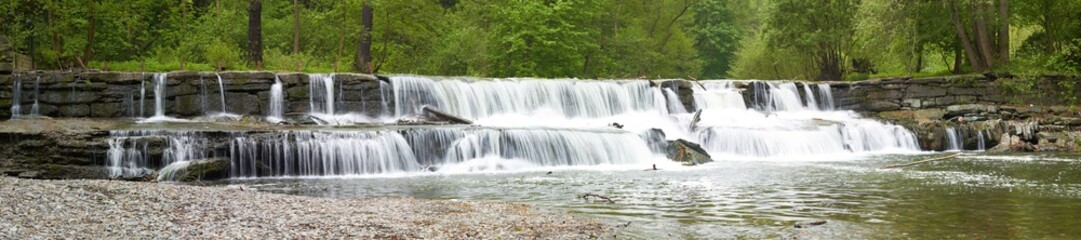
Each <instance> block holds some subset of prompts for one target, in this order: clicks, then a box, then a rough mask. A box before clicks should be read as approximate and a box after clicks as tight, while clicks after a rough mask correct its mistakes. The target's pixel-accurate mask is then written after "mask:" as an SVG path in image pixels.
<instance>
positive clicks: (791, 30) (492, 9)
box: [0, 0, 1081, 80]
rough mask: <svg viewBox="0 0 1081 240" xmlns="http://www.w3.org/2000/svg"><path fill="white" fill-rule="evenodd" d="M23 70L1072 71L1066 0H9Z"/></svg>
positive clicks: (794, 75)
mask: <svg viewBox="0 0 1081 240" xmlns="http://www.w3.org/2000/svg"><path fill="white" fill-rule="evenodd" d="M0 11H2V12H4V13H5V14H3V15H2V16H0V31H2V34H3V35H5V36H7V38H8V39H10V40H9V41H10V43H11V44H12V45H13V46H14V47H15V49H18V51H19V52H21V53H23V54H28V55H30V56H31V57H32V58H33V59H34V61H33V68H35V69H51V70H78V69H102V70H114V71H171V70H257V69H259V70H283V71H304V72H364V73H400V74H423V75H450V76H485V77H544V78H650V79H652V78H688V79H721V78H730V79H806V80H859V79H867V78H876V77H889V76H931V75H948V74H961V73H979V72H987V71H1009V72H1015V73H1067V74H1071V73H1078V72H1079V71H1081V1H1076V0H1013V1H1010V0H816V1H808V0H661V1H658V0H292V1H289V0H16V1H3V2H0Z"/></svg>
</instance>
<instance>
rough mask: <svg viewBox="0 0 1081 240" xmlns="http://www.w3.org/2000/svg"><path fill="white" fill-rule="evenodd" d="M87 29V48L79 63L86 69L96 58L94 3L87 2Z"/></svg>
mask: <svg viewBox="0 0 1081 240" xmlns="http://www.w3.org/2000/svg"><path fill="white" fill-rule="evenodd" d="M86 5H87V18H88V19H87V27H86V48H85V49H84V50H83V58H82V59H81V60H80V61H79V62H82V64H83V67H84V68H85V67H86V65H87V64H89V63H90V59H92V58H93V57H94V28H95V24H94V22H95V20H94V1H87V4H86Z"/></svg>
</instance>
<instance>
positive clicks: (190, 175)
mask: <svg viewBox="0 0 1081 240" xmlns="http://www.w3.org/2000/svg"><path fill="white" fill-rule="evenodd" d="M228 177H229V159H225V158H210V159H199V160H191V161H181V162H175V163H172V164H169V166H166V167H165V168H162V169H161V171H159V172H158V181H179V182H191V181H203V180H218V179H223V178H228Z"/></svg>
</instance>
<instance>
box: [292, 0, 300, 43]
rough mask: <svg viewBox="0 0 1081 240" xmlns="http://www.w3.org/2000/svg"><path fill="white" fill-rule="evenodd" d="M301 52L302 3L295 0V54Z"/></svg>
mask: <svg viewBox="0 0 1081 240" xmlns="http://www.w3.org/2000/svg"><path fill="white" fill-rule="evenodd" d="M296 54H300V3H299V2H298V0H293V55H296Z"/></svg>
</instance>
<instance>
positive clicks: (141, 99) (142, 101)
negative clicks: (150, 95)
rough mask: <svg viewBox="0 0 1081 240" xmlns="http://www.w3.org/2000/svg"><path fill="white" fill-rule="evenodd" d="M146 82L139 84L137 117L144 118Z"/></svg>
mask: <svg viewBox="0 0 1081 240" xmlns="http://www.w3.org/2000/svg"><path fill="white" fill-rule="evenodd" d="M145 111H146V80H143V81H140V82H139V117H146V113H144V112H145Z"/></svg>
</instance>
